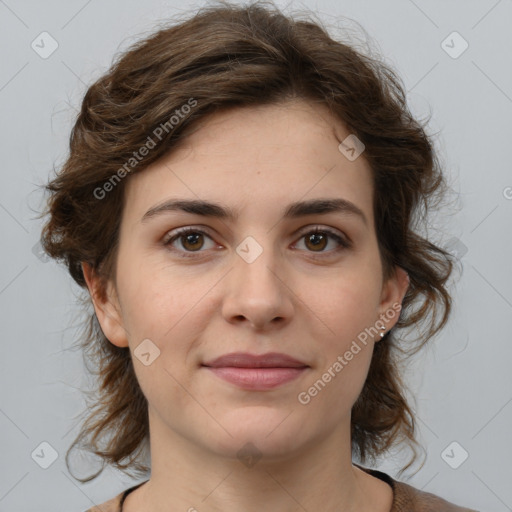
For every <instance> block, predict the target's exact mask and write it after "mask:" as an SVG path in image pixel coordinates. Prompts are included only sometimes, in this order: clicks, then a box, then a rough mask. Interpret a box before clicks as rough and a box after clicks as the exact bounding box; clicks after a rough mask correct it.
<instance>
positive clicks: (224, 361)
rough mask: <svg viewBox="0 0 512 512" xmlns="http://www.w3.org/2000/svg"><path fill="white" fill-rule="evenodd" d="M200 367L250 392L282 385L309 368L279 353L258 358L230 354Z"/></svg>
mask: <svg viewBox="0 0 512 512" xmlns="http://www.w3.org/2000/svg"><path fill="white" fill-rule="evenodd" d="M202 366H203V367H204V368H206V369H208V370H209V371H211V372H212V373H214V374H215V375H216V376H217V377H220V378H221V379H223V380H225V381H227V382H230V383H231V384H235V385H236V386H238V387H241V388H243V389H247V390H253V391H258V390H259V391H263V390H268V389H273V388H275V387H278V386H281V385H283V384H285V383H287V382H290V381H292V380H294V379H296V378H297V377H299V376H300V375H302V373H304V372H305V371H306V370H307V369H308V368H309V365H307V364H305V363H304V362H302V361H299V360H298V359H295V358H294V357H291V356H289V355H287V354H281V353H278V352H269V353H267V354H261V355H255V354H249V353H247V352H233V353H231V354H225V355H223V356H220V357H217V358H216V359H213V360H211V361H207V362H205V363H203V365H202Z"/></svg>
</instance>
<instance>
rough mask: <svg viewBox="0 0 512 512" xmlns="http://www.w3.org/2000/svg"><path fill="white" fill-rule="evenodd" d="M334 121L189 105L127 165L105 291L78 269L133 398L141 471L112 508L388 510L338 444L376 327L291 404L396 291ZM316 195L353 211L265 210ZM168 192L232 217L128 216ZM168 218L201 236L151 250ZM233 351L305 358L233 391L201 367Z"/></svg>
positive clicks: (319, 114) (320, 111)
mask: <svg viewBox="0 0 512 512" xmlns="http://www.w3.org/2000/svg"><path fill="white" fill-rule="evenodd" d="M349 133H350V132H348V131H347V129H346V128H345V126H344V125H343V123H342V122H341V121H340V120H338V119H336V118H334V117H332V116H331V115H330V113H329V111H328V110H327V109H325V108H323V107H319V106H318V105H312V104H311V103H308V102H306V101H303V100H295V101H291V102H288V103H286V104H279V105H271V106H258V107H244V108H236V109H232V110H230V111H228V112H220V113H216V114H213V115H212V116H210V117H208V118H205V119H204V120H203V122H202V124H201V126H200V128H199V129H197V130H196V131H195V132H193V133H192V134H191V135H189V136H188V137H187V139H185V142H186V143H185V144H183V145H182V146H180V148H178V149H177V150H175V151H173V152H172V153H170V154H167V155H166V156H165V157H163V158H161V159H160V160H158V161H157V162H154V163H153V164H151V165H150V166H149V167H148V168H146V169H145V170H144V171H143V172H140V173H137V174H134V175H132V176H130V178H129V181H128V182H127V183H126V185H127V187H126V190H125V194H126V196H125V198H126V203H125V205H126V206H125V208H124V212H123V216H122V222H121V231H120V246H119V253H118V259H117V267H116V279H115V280H114V279H111V280H110V281H109V282H108V284H107V290H106V292H107V293H106V295H105V296H101V294H100V293H98V291H99V289H100V286H101V285H100V281H99V279H98V278H97V277H96V275H95V274H94V273H93V272H92V271H91V269H90V268H89V267H88V266H87V265H86V264H84V265H83V269H84V273H85V276H86V280H87V285H88V288H89V291H90V293H91V296H92V297H93V302H94V307H95V311H96V314H97V316H98V320H99V322H100V325H101V327H102V330H103V332H104V333H105V335H106V336H107V338H108V339H109V340H110V341H111V342H112V343H113V344H114V345H117V346H119V347H129V348H130V351H131V352H132V357H133V360H134V367H135V371H136V375H137V379H138V381H139V384H140V386H141V389H142V391H143V392H144V394H145V396H146V398H147V400H148V403H149V419H150V436H151V466H152V470H151V478H150V480H149V481H148V483H146V484H144V485H143V486H141V487H140V488H139V489H137V490H136V491H134V492H132V493H131V494H130V495H129V496H128V498H127V500H126V501H125V504H124V508H123V510H124V511H125V512H135V511H138V512H163V511H166V512H169V511H178V510H179V511H187V510H189V511H190V512H192V511H193V510H194V508H195V509H196V510H198V511H199V512H202V511H223V512H231V511H233V512H234V511H237V512H238V511H240V510H243V511H246V512H252V511H260V510H261V505H262V500H263V499H264V503H265V507H264V508H265V510H266V511H270V512H278V511H279V512H292V511H294V512H295V511H298V510H304V509H305V510H308V511H312V510H324V511H331V512H334V511H340V510H343V511H347V512H348V511H352V512H363V511H365V510H374V511H376V512H389V510H390V509H391V503H392V489H391V487H390V486H389V485H387V484H386V483H385V482H382V481H381V480H379V479H377V478H375V477H373V476H371V475H368V474H367V473H365V472H363V471H361V470H360V469H358V468H356V467H355V466H354V465H353V464H352V459H351V445H350V412H351V408H352V405H353V404H354V402H355V401H356V399H357V397H358V396H359V394H360V392H361V390H362V388H363V385H364V382H365V379H366V377H367V374H368V369H369V365H370V361H371V356H372V352H373V348H374V343H377V342H378V341H379V340H380V337H379V336H378V335H372V336H370V337H369V339H368V343H367V345H366V346H365V345H362V344H360V345H361V348H362V350H361V351H360V352H359V353H358V354H357V355H355V356H354V357H353V359H352V360H351V361H350V362H349V363H348V364H347V365H346V366H345V367H344V368H343V370H342V371H341V372H339V373H338V374H337V375H336V377H335V378H333V379H332V380H331V382H329V383H328V384H327V385H326V386H325V387H324V388H323V389H322V390H321V392H319V393H318V394H317V395H316V396H315V397H314V398H312V399H311V401H310V402H309V403H308V404H307V405H303V404H301V403H300V402H299V401H298V399H297V396H298V394H299V393H300V392H302V391H307V390H308V388H310V387H311V386H312V384H313V383H314V382H315V381H317V380H318V379H319V378H321V376H322V374H323V373H324V372H325V371H326V370H327V369H328V368H329V367H332V365H333V363H334V362H335V361H336V360H337V358H338V356H340V355H343V354H344V353H345V352H346V351H347V350H349V348H350V346H351V344H352V342H353V341H354V340H355V339H356V337H357V335H358V334H359V333H361V332H362V331H364V329H365V328H369V327H370V326H373V325H375V323H376V321H377V320H378V319H379V316H380V315H381V314H383V313H384V312H386V311H389V310H393V304H397V303H398V304H401V302H402V299H403V297H404V295H405V292H406V290H407V286H408V279H407V275H406V273H405V271H403V270H402V269H400V268H396V272H395V274H394V275H393V277H392V278H390V279H389V280H386V281H385V280H384V279H383V269H382V263H381V260H380V256H379V250H378V245H377V238H376V233H375V225H374V220H373V215H374V212H373V204H372V194H373V184H372V176H371V171H370V167H369V165H368V163H367V161H366V160H365V158H364V153H363V155H361V156H360V157H359V158H357V159H356V160H354V161H350V160H348V159H347V158H346V157H345V156H344V155H343V154H342V153H341V152H340V151H339V149H338V144H339V142H340V141H342V140H343V139H344V138H345V137H346V136H348V135H349ZM333 197H337V198H344V199H346V200H348V201H351V202H352V203H354V204H355V205H356V206H357V207H359V208H360V209H361V210H362V211H363V213H364V215H365V216H366V219H367V221H368V222H367V224H365V222H364V221H363V220H362V219H361V218H360V217H359V216H357V215H353V214H347V213H339V212H334V213H328V214H313V215H308V216H306V217H301V218H296V219H283V218H282V215H283V211H284V208H285V206H287V205H288V204H289V203H291V202H294V201H299V200H308V199H314V198H333ZM171 198H184V199H199V198H200V199H207V200H210V201H214V202H216V203H220V204H222V205H225V206H229V207H231V208H236V209H239V217H238V219H237V220H236V221H230V220H226V219H223V220H221V219H218V218H209V217H203V216H200V215H197V214H190V213H185V212H182V211H172V212H166V213H164V214H161V215H155V216H154V217H152V218H151V219H150V220H148V221H147V222H141V218H142V217H143V215H144V213H145V212H146V211H147V210H149V209H150V208H151V207H153V206H155V205H157V204H159V203H161V202H162V201H164V200H167V199H171ZM184 226H193V227H194V228H197V229H199V228H200V229H203V230H204V231H206V232H207V235H199V238H198V239H197V240H194V239H192V241H190V239H188V240H189V241H188V243H187V239H186V237H185V236H182V237H181V238H179V237H178V238H177V239H175V240H174V242H173V244H172V246H165V245H164V243H163V242H164V241H165V240H164V237H165V236H166V234H169V233H170V232H175V230H176V228H180V227H184ZM317 226H318V227H319V229H321V228H330V229H332V230H334V231H335V232H336V233H337V234H339V235H340V236H342V237H343V236H345V237H348V238H349V239H350V240H351V242H352V246H351V247H350V248H344V247H342V246H340V244H339V243H338V242H337V241H336V240H335V239H334V238H327V239H325V241H322V242H321V243H319V244H318V247H317V246H315V245H314V243H312V242H311V241H309V242H308V239H309V238H310V237H309V236H305V235H307V234H308V233H310V232H311V231H312V230H314V229H315V227H317ZM298 230H301V231H300V232H299V231H298ZM247 236H251V237H253V238H254V239H255V240H256V241H257V242H258V244H259V245H260V246H261V247H262V249H263V252H262V253H261V254H260V255H259V257H257V258H256V259H255V260H254V261H253V262H251V263H248V262H247V261H246V260H244V259H243V258H242V257H240V256H239V255H238V254H237V252H236V248H237V246H238V245H239V244H240V243H241V242H242V241H243V240H244V239H245V238H246V237H247ZM173 248H174V251H173V250H172V249H173ZM337 248H340V250H338V251H336V249H337ZM194 250H195V252H194ZM251 250H253V249H251ZM180 254H189V255H191V256H192V257H190V258H185V257H180ZM315 256H316V258H315ZM397 320H398V314H395V315H394V318H392V319H391V320H388V321H386V331H387V330H389V329H391V328H392V327H393V325H394V324H395V323H396V321H397ZM144 339H150V340H151V342H152V343H153V344H154V345H156V346H157V347H158V349H159V350H160V355H159V356H158V357H157V358H156V359H155V360H154V361H153V362H152V363H151V364H150V365H148V366H146V365H144V364H142V363H141V361H140V360H139V359H138V358H137V357H136V356H135V355H134V354H133V351H134V350H135V349H136V348H137V346H138V345H139V344H140V343H141V342H142V340H144ZM234 351H246V352H251V353H253V354H262V353H266V352H271V351H272V352H274V351H275V352H283V353H286V354H289V355H291V356H292V357H295V358H297V359H299V360H301V361H304V362H305V363H306V364H307V365H309V368H308V369H307V370H306V371H305V372H304V373H303V374H302V375H301V376H300V377H299V378H297V379H295V380H293V381H291V382H288V383H286V384H284V385H282V386H279V387H277V388H274V389H272V390H268V391H247V390H242V389H240V388H238V387H237V386H235V385H233V384H230V383H228V382H225V381H224V380H221V379H220V378H219V377H217V376H216V375H213V374H212V373H211V372H210V371H209V370H206V369H205V368H202V367H201V366H200V365H201V363H203V362H205V361H207V360H209V359H212V358H214V357H218V356H220V355H222V354H226V353H229V352H234ZM248 442H251V443H253V444H254V445H255V446H256V447H257V449H258V452H259V454H260V455H261V458H260V459H259V461H258V462H257V463H256V464H255V465H254V466H252V467H248V466H247V465H245V464H243V463H242V462H241V461H240V460H239V459H238V458H237V452H238V451H239V450H240V449H241V448H242V447H243V446H244V445H246V443H248ZM262 497H264V498H262ZM192 507H194V508H192Z"/></svg>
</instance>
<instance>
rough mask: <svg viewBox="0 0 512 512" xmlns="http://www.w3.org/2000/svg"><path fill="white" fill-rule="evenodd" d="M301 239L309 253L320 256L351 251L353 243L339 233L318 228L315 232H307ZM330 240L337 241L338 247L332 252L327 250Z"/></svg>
mask: <svg viewBox="0 0 512 512" xmlns="http://www.w3.org/2000/svg"><path fill="white" fill-rule="evenodd" d="M301 239H304V245H305V247H306V249H307V251H308V252H311V253H318V254H320V255H322V256H323V255H324V253H325V255H329V254H331V255H332V254H336V253H337V252H339V251H341V250H343V249H349V248H350V247H352V243H351V242H350V240H348V238H345V237H344V236H341V235H339V234H338V233H337V232H334V231H331V230H330V229H327V228H322V229H320V228H318V227H317V228H316V229H314V230H313V231H311V230H310V231H307V232H305V233H303V234H302V235H301ZM330 240H335V241H336V243H337V245H338V247H335V248H334V249H332V250H325V248H326V247H327V245H328V244H329V241H330Z"/></svg>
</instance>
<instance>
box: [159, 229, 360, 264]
mask: <svg viewBox="0 0 512 512" xmlns="http://www.w3.org/2000/svg"><path fill="white" fill-rule="evenodd" d="M318 233H320V234H325V235H328V236H329V237H331V238H333V239H334V240H336V242H338V243H339V244H340V247H338V248H337V249H333V250H331V251H321V252H319V253H317V254H319V255H321V254H323V253H327V254H329V253H331V254H332V253H338V252H339V251H342V250H344V249H350V248H351V247H352V243H351V242H350V241H349V240H348V239H347V238H344V237H341V236H340V235H339V234H337V233H336V232H335V231H333V230H331V229H329V228H320V227H318V226H317V227H315V228H314V229H311V230H309V231H306V232H303V233H302V234H301V235H300V237H299V240H300V239H302V238H304V237H305V236H307V235H310V234H318ZM189 234H201V235H206V236H207V237H208V238H212V237H211V236H210V235H209V234H208V233H207V232H206V231H203V230H202V229H198V228H194V227H186V228H180V229H177V230H176V231H175V232H174V234H173V235H172V236H166V237H165V238H164V240H163V245H165V246H166V247H169V246H170V245H171V244H172V243H173V242H174V241H175V240H177V239H179V238H180V237H183V236H185V235H189ZM170 250H173V251H175V252H179V253H182V254H181V255H180V257H182V258H193V257H197V256H196V254H197V253H201V252H204V251H201V250H198V251H184V252H183V251H180V250H177V249H170ZM307 252H311V254H313V258H318V257H320V258H323V256H316V255H315V252H314V251H307Z"/></svg>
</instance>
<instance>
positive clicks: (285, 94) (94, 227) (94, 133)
mask: <svg viewBox="0 0 512 512" xmlns="http://www.w3.org/2000/svg"><path fill="white" fill-rule="evenodd" d="M216 4H217V5H210V6H206V7H203V8H201V9H199V10H198V11H196V12H194V13H193V14H191V15H190V16H189V17H188V18H187V19H184V20H183V19H181V20H179V21H178V22H177V21H176V20H171V21H170V23H169V25H168V26H167V25H166V24H165V23H164V24H163V25H162V26H159V27H158V28H157V30H155V31H154V32H153V33H151V34H150V35H149V36H146V37H145V38H144V39H141V40H139V41H138V42H136V43H135V44H132V46H130V47H129V48H128V50H126V51H124V52H123V53H121V54H120V55H117V56H116V57H115V58H114V61H113V64H112V66H111V67H110V69H109V70H108V71H107V72H106V73H105V74H104V75H103V76H101V77H100V78H99V79H98V80H96V81H95V82H94V83H93V84H92V85H91V86H90V87H89V88H88V89H87V92H86V94H85V96H84V98H83V101H82V104H81V109H80V111H79V113H78V115H77V118H76V122H75V124H74V126H73V128H72V131H71V135H70V141H69V142H70V152H69V156H68V157H67V159H66V161H65V163H64V164H63V166H62V168H61V169H60V171H59V172H58V173H56V176H55V177H54V178H53V180H51V181H49V182H48V183H47V184H46V185H45V189H46V192H48V193H49V198H48V202H47V205H46V210H45V212H44V215H49V219H48V221H47V222H46V224H45V225H44V227H43V231H42V237H41V244H42V246H43V249H44V250H45V252H46V253H47V254H48V255H49V256H50V257H52V258H55V259H57V260H61V261H63V262H65V264H66V265H67V268H68V269H69V272H70V274H71V276H72V278H73V279H74V280H75V281H76V283H78V285H80V286H81V287H82V288H84V292H85V293H84V296H83V297H82V300H83V305H84V311H85V310H87V313H86V318H85V321H84V323H83V332H82V336H81V337H80V340H79V343H80V348H81V349H83V353H84V361H85V364H86V367H87V368H88V370H89V371H90V372H91V373H94V374H95V375H96V376H97V382H96V384H97V387H96V388H95V389H93V391H92V392H90V395H92V396H93V400H92V401H91V403H90V410H86V411H85V413H86V414H88V416H87V417H86V419H85V421H84V422H83V425H82V427H81V430H80V433H79V435H78V436H77V437H76V439H75V440H74V442H73V444H72V445H71V447H70V448H69V449H68V451H67V454H66V464H67V466H68V469H70V467H69V463H68V456H69V455H70V452H71V450H72V449H73V448H75V447H82V448H84V449H85V450H86V452H88V453H91V454H94V455H95V456H96V457H99V460H100V461H101V463H102V467H101V469H100V470H99V471H98V472H97V473H95V474H93V475H91V476H89V477H87V478H77V477H75V478H77V479H78V480H80V481H81V482H87V481H90V480H92V479H94V478H96V477H97V476H98V475H99V474H100V473H101V471H103V469H104V465H105V464H107V463H108V464H111V465H113V466H114V467H116V468H117V469H120V470H121V471H123V472H125V473H126V474H130V472H132V471H133V473H132V474H133V475H134V476H140V475H141V474H143V475H144V476H147V473H148V471H149V470H150V467H149V466H148V465H147V464H144V463H143V462H141V460H140V459H141V456H142V455H143V454H144V451H145V450H147V449H148V443H149V424H148V410H147V409H148V404H147V400H146V398H145V396H144V395H143V393H142V391H141V389H140V387H139V384H138V381H137V379H136V375H135V372H134V368H133V364H132V359H131V355H130V351H129V348H127V347H123V348H120V347H117V346H115V345H113V344H112V343H110V342H109V341H108V339H107V338H106V337H105V335H104V334H103V332H102V330H101V328H100V326H99V323H98V320H97V317H96V315H95V313H94V310H93V308H92V302H91V301H90V296H89V294H88V293H87V287H86V283H85V280H84V275H83V273H82V267H81V263H82V262H86V263H88V264H89V265H91V267H92V268H93V270H94V272H95V273H96V274H97V275H98V276H99V277H100V278H101V280H102V283H105V282H106V280H107V279H111V278H112V277H113V276H114V269H115V264H114V263H115V260H116V255H117V249H118V237H119V227H120V219H121V217H122V211H123V207H124V187H125V185H126V182H127V180H128V179H130V174H131V173H133V172H141V171H143V169H144V168H145V167H147V166H148V165H149V164H150V163H152V162H153V161H155V160H157V159H158V158H160V157H162V156H163V155H164V154H166V153H167V152H168V151H169V150H172V149H173V148H176V147H177V145H178V143H179V142H180V141H181V140H183V139H184V137H185V136H186V135H187V134H188V133H190V131H193V130H194V129H197V127H198V126H199V123H200V122H201V119H203V118H204V116H206V115H207V114H210V113H213V112H216V111H219V110H222V109H227V108H233V107H243V106H248V105H263V104H267V105H269V104H278V103H281V102H284V101H286V100H289V99H296V98H298V99H305V100H308V101H311V102H314V103H316V104H319V105H324V106H327V107H328V108H329V110H330V112H331V113H332V114H333V115H334V116H336V117H337V118H339V119H340V120H341V121H343V122H344V123H345V125H346V126H347V128H348V129H349V130H350V132H351V133H353V134H355V135H356V136H357V137H358V138H359V139H360V140H361V141H362V142H363V143H364V144H365V147H366V149H365V152H364V157H365V158H366V159H367V161H368V162H369V164H370V166H371V169H372V173H373V180H374V199H373V200H374V212H375V225H376V232H377V238H378V244H379V250H380V255H381V258H382V261H383V269H384V274H385V275H384V277H385V278H387V277H389V276H390V275H391V274H392V272H393V269H394V268H395V266H400V267H402V268H403V269H405V270H406V271H407V272H408V274H409V278H410V286H409V289H408V291H407V293H406V295H405V297H404V300H403V303H402V310H401V313H400V317H399V320H398V323H397V324H396V326H395V328H394V329H392V331H390V332H388V333H387V334H386V336H385V337H384V338H383V340H382V341H380V342H379V343H377V344H376V345H375V349H374V353H373V358H372V361H371V365H370V369H369V373H368V377H367V380H366V382H365V385H364V388H363V390H362V392H361V394H360V396H359V397H358V399H357V401H356V403H355V404H354V406H353V409H352V420H351V421H352V423H351V433H352V451H353V454H354V455H355V456H357V457H358V458H359V460H360V461H361V462H363V463H365V462H366V461H368V460H370V459H371V460H372V461H375V460H376V458H377V457H378V456H380V455H382V454H383V453H384V452H385V451H387V450H388V449H389V448H391V447H392V446H394V445H396V444H399V443H401V442H402V441H404V442H405V443H406V444H407V445H409V446H410V447H411V448H412V449H413V451H414V454H413V457H412V459H411V461H410V462H409V464H408V465H407V466H405V468H408V467H409V466H410V465H411V463H412V462H413V461H414V460H416V457H417V453H416V450H415V445H416V446H418V445H419V444H418V442H417V441H416V439H415V418H414V414H413V410H412V408H411V407H410V406H409V405H408V402H407V399H406V387H405V385H404V382H403V381H402V379H401V370H400V364H399V363H400V357H401V356H402V355H412V354H415V353H416V352H417V351H418V350H419V349H420V348H421V347H422V346H423V345H424V344H425V343H426V342H427V341H428V340H429V339H431V338H432V337H433V336H434V335H435V334H436V333H437V332H438V331H439V330H440V329H441V328H442V327H443V326H444V325H445V323H446V322H447V319H448V316H449V314H450V309H451V296H450V294H449V292H448V289H447V281H448V279H449V277H450V274H451V273H452V270H453V260H452V259H451V256H450V254H449V253H448V252H446V251H445V250H444V249H443V248H442V247H441V246H439V245H436V244H435V243H433V242H431V241H429V240H427V238H425V237H423V236H422V235H421V234H420V233H419V230H420V227H421V226H420V221H421V220H422V219H424V218H426V213H427V210H431V209H432V207H433V206H434V204H438V200H439V199H440V198H441V197H442V196H443V193H444V191H445V190H446V188H447V187H446V181H445V177H444V175H443V173H442V171H441V166H440V164H439V160H438V157H437V156H436V153H435V151H434V144H433V142H432V139H431V136H429V135H427V133H426V129H425V127H426V122H424V123H422V122H420V121H418V120H417V119H415V118H414V117H413V115H412V114H411V112H410V110H409V108H408V106H407V101H406V92H405V87H404V85H403V83H402V82H401V79H400V78H399V77H398V74H397V73H396V72H395V71H394V70H393V69H392V67H391V66H390V65H388V64H385V63H384V61H383V60H382V58H379V57H376V56H370V55H369V54H365V52H363V51H361V50H357V49H356V46H355V45H354V44H350V43H349V42H342V41H341V38H340V40H335V39H333V38H332V37H331V36H330V35H329V33H328V30H327V29H326V28H325V26H324V24H323V23H322V22H321V21H320V20H318V19H315V18H316V17H315V15H314V14H313V13H309V17H308V16H305V17H303V19H300V18H299V16H297V17H295V18H293V17H292V16H290V15H284V14H283V13H282V12H281V11H280V10H279V9H278V8H277V7H276V6H275V5H274V4H273V3H272V2H261V1H260V2H255V3H252V4H250V5H246V6H240V5H233V4H230V3H228V2H225V1H220V2H216ZM191 99H193V101H195V102H196V104H195V107H194V108H189V109H185V108H184V107H183V106H184V105H186V104H187V103H188V104H190V101H191ZM184 112H186V114H184ZM173 115H174V116H175V118H176V119H178V118H179V122H177V123H176V125H172V126H171V124H172V123H173V122H174V121H172V122H169V120H170V119H171V116H173ZM176 116H178V117H176ZM159 127H160V131H161V132H162V136H161V140H158V144H156V145H155V147H154V148H152V149H151V150H150V151H149V152H148V154H147V155H146V156H144V158H141V159H140V160H139V159H138V160H137V161H136V162H135V161H134V160H133V155H134V152H136V151H138V150H139V149H140V148H141V147H142V146H143V145H144V144H146V143H147V141H148V140H149V139H148V136H150V137H151V138H152V139H155V138H156V137H155V136H154V135H155V133H160V132H158V131H157V130H158V129H159ZM162 127H167V129H166V130H162ZM127 162H131V164H130V166H131V167H132V168H127V165H126V163H127ZM123 166H124V167H123ZM130 166H128V167H130ZM121 169H124V172H123V171H122V170H121ZM107 182H108V183H110V186H109V185H107ZM107 189H108V193H105V194H103V192H101V190H103V191H105V190H107ZM98 191H100V192H98ZM100 195H103V196H104V197H98V196H100ZM420 324H421V326H423V327H424V329H423V331H421V333H420V335H419V336H418V337H417V339H416V340H414V341H412V340H411V339H409V338H405V337H404V338H403V339H402V340H400V339H399V335H398V332H397V331H399V332H400V333H403V332H404V331H403V330H402V329H404V328H406V327H411V328H414V329H418V328H419V326H420ZM411 330H412V329H411ZM146 454H147V451H146ZM405 468H404V469H405ZM404 469H402V472H403V471H404Z"/></svg>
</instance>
